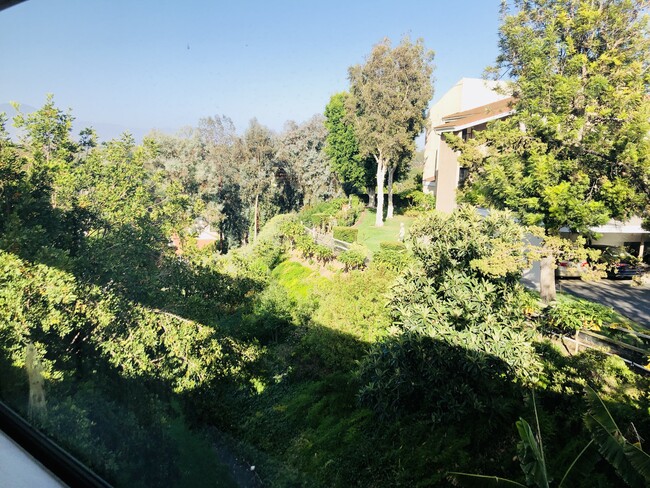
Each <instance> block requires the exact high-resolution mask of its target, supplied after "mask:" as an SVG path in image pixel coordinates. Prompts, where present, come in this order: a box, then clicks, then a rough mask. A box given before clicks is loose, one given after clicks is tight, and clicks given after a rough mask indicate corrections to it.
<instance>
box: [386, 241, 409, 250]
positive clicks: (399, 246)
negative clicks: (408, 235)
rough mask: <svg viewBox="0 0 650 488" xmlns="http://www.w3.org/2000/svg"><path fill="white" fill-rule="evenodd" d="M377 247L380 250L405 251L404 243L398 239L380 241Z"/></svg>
mask: <svg viewBox="0 0 650 488" xmlns="http://www.w3.org/2000/svg"><path fill="white" fill-rule="evenodd" d="M379 249H380V250H382V251H395V252H406V245H405V244H404V243H403V242H399V241H395V242H392V241H382V242H380V243H379Z"/></svg>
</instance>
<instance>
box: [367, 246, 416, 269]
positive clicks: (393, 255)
mask: <svg viewBox="0 0 650 488" xmlns="http://www.w3.org/2000/svg"><path fill="white" fill-rule="evenodd" d="M372 262H373V263H375V264H380V265H382V266H386V267H387V268H389V269H392V270H394V271H402V270H403V269H405V268H406V267H407V266H408V265H409V263H410V262H411V256H410V255H409V254H408V253H407V252H405V251H394V250H391V249H380V250H379V251H377V252H376V253H375V254H373V256H372Z"/></svg>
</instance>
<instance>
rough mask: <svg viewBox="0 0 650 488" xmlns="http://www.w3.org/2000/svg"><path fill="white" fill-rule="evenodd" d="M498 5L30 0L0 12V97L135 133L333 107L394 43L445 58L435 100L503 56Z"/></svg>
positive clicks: (489, 0)
mask: <svg viewBox="0 0 650 488" xmlns="http://www.w3.org/2000/svg"><path fill="white" fill-rule="evenodd" d="M498 8H499V0H465V1H449V0H446V1H443V0H428V1H427V0H421V1H417V0H401V1H396V0H391V1H388V0H372V1H371V0H363V1H362V0H347V1H339V0H319V1H307V0H302V1H299V0H293V1H289V0H284V1H279V0H277V1H250V0H248V1H247V0H240V1H207V0H205V1H199V0H194V1H192V0H186V1H182V0H158V1H154V0H132V1H126V0H112V1H109V0H29V1H27V2H25V3H23V4H20V5H17V6H14V7H11V8H9V9H7V10H4V11H2V12H0V59H1V60H2V68H1V71H0V103H4V102H7V101H10V100H16V101H19V102H21V103H24V104H28V105H32V106H37V107H38V106H40V105H42V103H43V101H44V99H45V94H46V93H54V95H55V100H56V102H57V104H58V105H59V106H61V107H63V108H68V107H70V108H72V109H73V114H74V115H75V116H76V117H77V118H78V119H80V120H87V121H93V122H101V123H111V124H118V125H120V126H123V127H125V128H131V129H134V130H136V131H137V129H140V130H143V129H144V130H148V129H150V128H153V127H156V128H162V129H177V128H179V127H182V126H185V125H196V123H197V121H198V119H199V118H200V117H204V116H208V115H214V114H225V115H228V116H229V117H231V118H232V119H233V120H234V122H235V124H236V126H237V128H238V129H239V130H242V129H244V128H245V125H246V124H247V122H248V120H249V119H251V118H252V117H257V118H258V120H259V121H260V122H261V123H263V124H266V125H268V126H269V127H271V128H272V129H274V130H281V129H282V126H283V124H284V122H285V121H286V120H295V121H297V122H301V121H304V120H306V119H307V118H309V117H311V116H312V115H313V114H315V113H322V112H323V110H324V107H325V105H326V104H327V102H328V100H329V97H330V96H331V95H332V94H334V93H336V92H338V91H341V90H345V89H346V88H347V86H348V80H347V69H348V67H349V66H350V65H353V64H357V63H361V62H363V60H364V58H365V57H366V56H367V55H368V53H369V52H370V50H371V48H372V46H373V44H375V43H377V42H379V41H380V40H381V39H383V38H384V37H389V38H390V39H392V40H393V41H394V42H395V43H397V42H398V41H399V40H400V38H401V37H402V36H403V35H405V34H408V35H410V36H411V37H412V38H418V37H422V38H424V40H425V44H426V46H427V47H428V48H430V49H433V50H434V51H435V52H436V57H435V64H436V69H435V73H434V75H435V78H436V81H435V85H434V86H435V96H434V100H435V98H436V97H439V96H440V95H441V94H442V93H444V92H445V91H446V90H448V89H449V88H450V87H451V86H453V84H454V83H455V82H456V81H457V80H458V79H460V78H461V77H480V76H481V74H482V72H483V69H484V68H485V66H487V65H488V64H490V63H492V62H493V61H494V58H495V56H496V54H497V28H498Z"/></svg>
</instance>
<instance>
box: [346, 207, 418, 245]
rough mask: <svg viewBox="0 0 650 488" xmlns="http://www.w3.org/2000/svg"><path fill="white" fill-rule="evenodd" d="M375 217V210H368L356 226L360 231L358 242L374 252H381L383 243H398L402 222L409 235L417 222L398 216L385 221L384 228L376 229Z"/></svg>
mask: <svg viewBox="0 0 650 488" xmlns="http://www.w3.org/2000/svg"><path fill="white" fill-rule="evenodd" d="M375 215H376V212H375V210H374V209H366V211H365V212H364V213H363V215H361V218H360V219H359V222H357V224H356V225H355V227H357V228H358V229H359V237H358V242H359V243H360V244H363V245H364V246H366V247H368V248H369V249H370V250H371V251H372V252H375V251H379V243H380V242H382V241H393V242H394V241H397V240H398V237H399V228H400V224H401V223H402V222H403V223H404V227H405V228H406V232H407V234H408V229H409V227H410V226H411V224H412V223H413V222H414V221H415V217H405V216H404V215H396V216H395V217H393V218H392V219H390V220H386V221H384V226H383V227H375Z"/></svg>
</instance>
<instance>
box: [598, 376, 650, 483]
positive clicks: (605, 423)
mask: <svg viewBox="0 0 650 488" xmlns="http://www.w3.org/2000/svg"><path fill="white" fill-rule="evenodd" d="M585 390H586V393H587V402H588V403H589V410H588V411H587V414H586V415H585V424H586V425H587V428H588V429H589V431H590V432H591V435H592V437H593V439H594V441H595V443H596V444H597V445H598V451H599V452H600V454H601V455H602V456H603V457H604V458H605V459H606V460H607V462H609V463H610V464H611V465H612V467H613V468H614V469H615V470H616V472H617V473H618V475H619V476H620V477H621V479H622V480H623V481H625V483H627V484H628V485H629V486H631V487H633V488H636V487H639V488H643V487H646V486H648V485H649V484H650V457H649V456H648V454H647V453H646V452H644V451H643V450H642V449H641V448H640V446H637V445H635V444H632V443H630V442H629V441H628V440H627V439H626V438H625V436H624V435H623V433H622V432H621V430H620V429H619V427H618V425H616V422H615V421H614V419H613V418H612V416H611V414H610V412H609V410H608V409H607V406H606V405H605V403H604V402H603V400H602V399H601V398H600V396H598V394H597V393H596V392H595V391H594V390H593V389H592V388H591V387H589V386H586V387H585Z"/></svg>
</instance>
